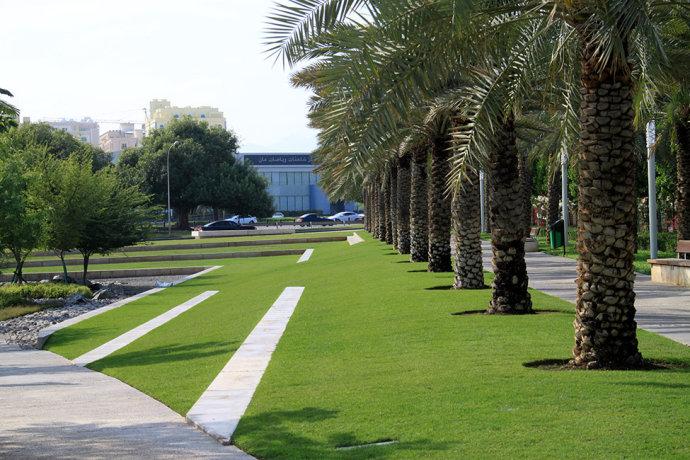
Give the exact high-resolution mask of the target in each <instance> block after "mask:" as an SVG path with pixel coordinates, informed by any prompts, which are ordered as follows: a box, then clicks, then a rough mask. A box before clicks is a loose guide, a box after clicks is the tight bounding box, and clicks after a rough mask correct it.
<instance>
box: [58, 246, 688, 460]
mask: <svg viewBox="0 0 690 460" xmlns="http://www.w3.org/2000/svg"><path fill="white" fill-rule="evenodd" d="M360 234H361V235H362V236H364V237H365V238H366V239H367V241H366V242H365V243H363V244H358V245H355V246H351V247H350V246H348V245H347V243H345V242H336V243H319V244H316V245H313V246H314V247H315V248H316V250H315V252H314V254H313V256H312V258H311V260H310V261H308V262H306V263H302V264H296V263H295V262H296V260H297V256H284V257H277V258H270V259H269V258H266V259H263V258H262V259H233V260H227V261H226V262H223V263H225V267H224V268H222V269H219V270H216V271H214V272H211V273H209V274H208V275H205V276H202V277H199V278H196V279H194V280H191V281H188V282H186V283H183V284H181V285H179V286H175V287H173V288H170V289H166V290H164V291H162V292H161V293H159V294H155V295H151V296H149V297H146V298H144V299H141V300H139V301H137V302H133V303H131V304H129V305H127V306H124V307H121V308H119V309H116V310H113V311H111V312H108V313H105V314H103V315H100V316H98V317H94V318H92V319H90V320H87V321H84V322H83V323H80V324H78V325H75V326H72V327H70V328H67V329H64V330H62V331H60V332H58V333H56V335H55V336H54V337H52V338H51V339H50V341H49V342H48V347H49V348H50V349H51V350H52V351H55V352H57V353H60V354H63V355H65V356H67V357H75V356H77V355H79V354H81V353H83V352H85V351H87V350H88V349H90V348H93V347H94V346H97V345H99V344H101V343H104V342H105V341H107V340H110V338H112V337H114V336H116V335H119V333H121V332H123V331H124V330H127V329H129V328H131V327H133V325H136V324H140V323H142V322H144V321H146V320H147V319H150V318H152V317H154V316H156V315H157V314H159V313H160V312H162V311H165V310H167V309H169V308H172V307H173V306H175V305H177V304H178V303H181V302H182V301H184V300H187V299H189V298H191V297H193V296H195V295H197V294H199V293H200V292H203V291H205V290H210V289H217V290H219V291H220V293H219V294H217V295H215V296H213V297H211V298H210V299H209V300H207V301H205V302H203V303H202V304H200V305H198V306H196V307H194V308H192V309H191V310H189V311H188V312H186V313H183V314H182V315H180V316H179V317H177V318H175V319H173V320H172V321H170V322H169V323H167V324H166V325H164V326H162V327H161V328H159V329H157V330H156V331H153V332H151V333H150V334H147V335H146V336H144V337H142V338H141V339H139V340H137V341H135V342H133V343H132V344H130V345H129V346H127V347H125V348H123V349H122V350H120V351H118V352H116V353H114V354H113V355H111V356H108V357H106V358H104V359H102V360H100V361H97V362H95V363H93V364H91V365H90V367H92V368H93V369H98V370H101V371H103V372H105V373H107V374H109V375H113V376H115V377H117V378H119V379H121V380H123V381H125V382H127V383H129V384H130V385H133V386H135V387H137V388H140V389H141V390H142V391H145V392H147V393H148V394H150V395H152V396H153V397H155V398H157V399H159V400H161V401H163V402H164V403H165V404H167V405H169V406H170V407H172V408H173V409H174V410H176V411H178V412H179V413H181V414H184V413H185V412H186V411H187V410H188V409H189V407H190V406H191V405H192V404H193V402H194V401H195V400H196V398H197V397H198V396H199V395H200V394H201V392H203V390H204V389H205V388H206V386H207V385H208V384H209V383H210V382H211V380H213V378H214V377H215V375H216V374H217V373H218V372H219V371H220V369H221V368H222V367H223V366H224V365H225V363H226V362H227V360H228V359H229V358H230V356H231V355H232V353H233V352H234V351H235V350H236V349H237V347H238V346H239V345H240V344H241V342H242V341H243V340H244V338H245V337H246V336H247V334H248V333H249V332H250V331H251V329H252V328H253V327H254V325H255V324H256V323H257V322H258V321H259V319H260V318H261V316H262V315H263V314H264V312H265V311H266V310H267V309H268V308H269V307H270V305H271V304H272V303H273V301H275V299H276V298H277V297H278V295H279V294H280V292H281V291H282V290H283V288H285V287H286V286H305V291H304V294H303V296H302V299H301V300H300V302H299V304H298V305H297V308H296V310H295V313H294V315H293V317H292V319H291V320H290V322H289V324H288V326H287V329H286V331H285V334H284V336H283V337H282V339H281V341H280V343H279V345H278V349H277V350H276V352H275V353H274V355H273V358H272V361H271V364H270V365H269V367H268V370H267V372H266V374H265V375H264V377H263V379H262V381H261V384H260V385H259V388H258V389H257V391H256V393H255V395H254V398H253V400H252V403H251V404H250V406H249V408H248V411H247V413H246V415H245V417H243V419H242V420H241V422H240V424H239V426H238V428H237V431H236V432H235V436H234V438H233V439H234V443H235V444H237V445H238V446H239V447H240V448H242V449H244V450H246V451H247V452H249V453H251V454H252V455H255V456H257V457H259V458H267V459H268V458H347V459H351V458H506V457H508V458H510V457H522V458H582V457H584V458H622V457H627V458H688V457H689V456H690V443H688V442H687V427H688V426H689V425H690V391H688V389H690V384H689V383H688V381H689V379H688V377H689V373H690V367H687V366H690V348H688V347H685V346H683V345H679V344H677V343H675V342H672V341H670V340H667V339H664V338H662V337H660V336H657V335H654V334H651V333H646V332H644V331H640V333H639V340H640V349H641V351H642V353H643V355H644V356H645V357H646V358H650V359H663V360H667V361H676V362H679V363H682V364H684V365H685V366H686V367H683V368H677V369H672V370H663V371H546V370H541V369H537V368H531V367H525V366H524V364H525V363H528V362H532V361H538V360H547V359H567V358H568V357H569V356H571V352H570V350H571V349H572V346H573V329H572V321H573V306H572V304H569V303H567V302H565V301H562V300H559V299H555V298H552V297H549V296H546V295H544V294H541V293H539V292H534V291H533V292H532V295H533V301H534V306H535V308H536V309H537V310H557V311H558V312H556V313H550V314H538V315H529V316H519V317H514V316H484V315H454V313H458V312H464V311H473V310H484V309H485V308H486V306H487V304H488V299H489V297H490V290H481V291H467V292H465V291H453V290H449V289H447V288H448V287H449V286H450V285H451V284H452V279H453V275H452V273H442V274H439V273H428V272H426V271H425V268H426V264H421V263H418V264H411V263H409V262H408V257H406V256H399V255H397V254H396V253H395V252H394V251H393V250H392V249H391V248H390V247H389V246H387V245H384V244H383V243H380V242H378V241H374V240H372V239H371V238H370V237H368V235H366V234H364V233H363V232H362V233H360ZM214 263H215V262H214ZM218 263H220V262H218ZM487 281H488V275H487ZM387 440H393V441H396V443H395V444H391V445H386V446H376V447H364V448H357V449H350V450H340V449H338V448H339V447H343V446H352V445H357V444H363V443H370V442H376V441H387Z"/></svg>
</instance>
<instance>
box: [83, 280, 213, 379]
mask: <svg viewBox="0 0 690 460" xmlns="http://www.w3.org/2000/svg"><path fill="white" fill-rule="evenodd" d="M215 294H218V291H206V292H204V293H201V294H199V295H198V296H196V297H194V298H193V299H190V300H188V301H186V302H185V303H183V304H180V305H178V306H177V307H175V308H172V309H170V310H168V311H166V312H165V313H163V314H162V315H158V316H156V317H155V318H153V319H151V320H149V321H147V322H145V323H144V324H142V325H140V326H137V327H135V328H134V329H132V330H129V331H127V332H125V333H124V334H122V335H121V336H119V337H115V338H114V339H113V340H111V341H110V342H106V343H104V344H103V345H101V346H100V347H98V348H94V349H93V350H91V351H89V352H87V353H84V354H83V355H81V356H79V357H78V358H75V359H73V360H72V362H73V363H74V364H76V365H77V366H86V365H87V364H89V363H92V362H94V361H98V360H99V359H101V358H105V357H106V356H108V355H109V354H111V353H114V352H116V351H117V350H119V349H120V348H122V347H125V346H127V345H129V344H130V343H132V342H134V341H135V340H137V339H138V338H140V337H143V336H144V335H146V334H148V333H149V332H151V331H152V330H154V329H156V328H157V327H159V326H162V325H163V324H165V323H167V322H168V321H170V320H171V319H173V318H175V317H177V316H179V315H181V314H182V313H184V312H186V311H187V310H189V309H190V308H192V307H194V306H196V305H199V304H200V303H201V302H203V301H204V300H206V299H208V298H209V297H211V296H213V295H215Z"/></svg>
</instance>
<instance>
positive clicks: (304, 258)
mask: <svg viewBox="0 0 690 460" xmlns="http://www.w3.org/2000/svg"><path fill="white" fill-rule="evenodd" d="M313 252H314V250H313V249H306V250H305V251H304V252H303V253H302V257H300V258H299V260H298V261H297V263H298V264H299V263H301V262H306V261H307V260H309V258H310V257H311V255H312V253H313Z"/></svg>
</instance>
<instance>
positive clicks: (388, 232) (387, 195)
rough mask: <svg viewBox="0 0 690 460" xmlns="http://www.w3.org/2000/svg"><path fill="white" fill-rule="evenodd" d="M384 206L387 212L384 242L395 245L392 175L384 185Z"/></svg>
mask: <svg viewBox="0 0 690 460" xmlns="http://www.w3.org/2000/svg"><path fill="white" fill-rule="evenodd" d="M383 200H384V202H383V205H384V212H385V214H384V215H385V218H384V219H385V236H384V241H385V242H386V244H393V223H392V220H393V217H392V210H391V176H390V174H389V175H388V177H387V178H386V182H384V185H383Z"/></svg>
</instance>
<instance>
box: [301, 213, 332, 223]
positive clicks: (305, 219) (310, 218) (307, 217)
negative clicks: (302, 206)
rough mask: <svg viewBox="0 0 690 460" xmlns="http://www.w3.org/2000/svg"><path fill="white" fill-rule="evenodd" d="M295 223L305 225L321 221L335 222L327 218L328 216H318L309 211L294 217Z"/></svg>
mask: <svg viewBox="0 0 690 460" xmlns="http://www.w3.org/2000/svg"><path fill="white" fill-rule="evenodd" d="M295 223H297V224H300V225H307V224H313V223H323V224H330V225H333V224H334V223H335V222H333V221H332V220H330V219H328V217H324V216H319V215H317V214H314V213H309V214H302V215H301V216H299V217H298V218H297V219H295Z"/></svg>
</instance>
